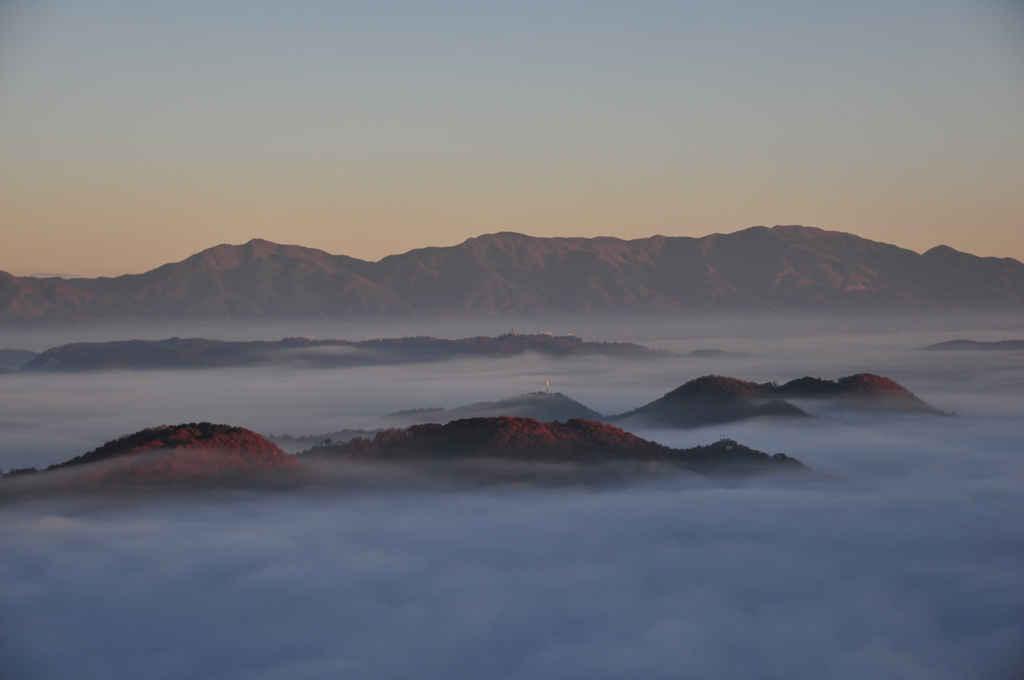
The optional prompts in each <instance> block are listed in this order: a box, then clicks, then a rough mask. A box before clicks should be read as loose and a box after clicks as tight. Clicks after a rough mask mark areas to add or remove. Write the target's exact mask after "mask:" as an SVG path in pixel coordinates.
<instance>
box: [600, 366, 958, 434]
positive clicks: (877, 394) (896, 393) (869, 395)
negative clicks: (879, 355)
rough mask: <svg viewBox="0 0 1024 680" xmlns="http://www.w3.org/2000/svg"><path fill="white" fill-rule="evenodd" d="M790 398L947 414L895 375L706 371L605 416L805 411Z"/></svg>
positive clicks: (713, 418)
mask: <svg viewBox="0 0 1024 680" xmlns="http://www.w3.org/2000/svg"><path fill="white" fill-rule="evenodd" d="M789 399H793V400H798V401H812V402H813V401H826V402H828V403H829V404H830V405H832V406H837V407H842V408H856V409H866V410H884V411H898V412H904V413H927V414H933V415H949V414H946V413H944V412H943V411H940V410H938V409H936V408H934V407H932V406H930V405H928V404H927V403H925V402H924V401H923V400H921V399H919V398H918V397H917V396H916V395H914V394H913V393H912V392H911V391H910V390H908V389H907V388H905V387H903V386H902V385H900V384H899V383H898V382H896V381H895V380H891V379H889V378H885V377H882V376H878V375H873V374H871V373H857V374H856V375H848V376H846V377H844V378H839V379H838V380H825V379H822V378H812V377H809V376H808V377H804V378H797V379H796V380H790V381H789V382H787V383H784V384H782V385H779V384H778V383H775V382H768V383H755V382H748V381H745V380H738V379H736V378H729V377H725V376H720V375H706V376H703V377H700V378H696V379H695V380H691V381H689V382H687V383H686V384H684V385H682V386H680V387H677V388H676V389H674V390H672V391H671V392H669V393H668V394H666V395H665V396H663V397H661V398H659V399H656V400H655V401H652V402H651V403H649V404H646V405H644V406H641V407H639V408H636V409H634V410H632V411H629V412H627V413H623V414H622V415H619V416H614V417H611V418H608V419H607V420H609V421H610V422H621V423H637V424H646V425H655V426H660V427H698V426H701V425H709V424H713V423H724V422H730V421H735V420H743V419H746V418H756V417H759V416H775V417H778V416H782V417H807V416H808V413H807V412H806V411H804V410H803V409H802V408H800V407H799V406H796V405H794V404H792V403H790V402H789V401H788V400H789Z"/></svg>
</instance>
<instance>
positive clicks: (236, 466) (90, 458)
mask: <svg viewBox="0 0 1024 680" xmlns="http://www.w3.org/2000/svg"><path fill="white" fill-rule="evenodd" d="M88 464H92V465H90V467H89V468H87V472H86V475H85V477H84V478H83V479H82V481H83V482H84V483H86V484H87V485H90V486H93V485H96V486H106V485H110V484H125V485H134V484H175V485H178V484H183V485H195V484H217V485H248V484H252V483H257V482H264V481H267V480H268V479H270V478H275V479H278V480H284V479H286V478H288V477H289V476H290V475H295V474H297V473H299V472H300V471H301V470H302V469H303V466H302V464H301V463H299V462H298V461H297V460H296V459H295V458H294V457H292V456H289V455H288V454H286V453H285V452H284V451H282V450H281V449H280V448H278V446H277V445H276V444H273V443H272V442H269V441H267V440H266V439H264V438H263V437H262V436H260V435H259V434H257V433H255V432H253V431H252V430H247V429H245V428H242V427H232V426H229V425H215V424H212V423H186V424H182V425H175V426H167V425H162V426H160V427H153V428H147V429H145V430H140V431H138V432H135V433H133V434H129V435H125V436H124V437H120V438H118V439H115V440H113V441H109V442H107V443H106V444H104V445H103V446H100V447H99V448H97V449H95V450H93V451H90V452H89V453H86V454H83V455H81V456H77V457H75V458H73V459H71V460H69V461H67V462H65V463H60V464H58V465H51V466H50V467H49V468H47V469H48V470H54V469H60V468H73V467H76V466H80V465H88Z"/></svg>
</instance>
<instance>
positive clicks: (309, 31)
mask: <svg viewBox="0 0 1024 680" xmlns="http://www.w3.org/2000/svg"><path fill="white" fill-rule="evenodd" d="M485 4H486V6H484V5H485ZM1021 4H1022V3H1020V2H1017V1H1016V0H906V1H903V2H892V1H891V0H887V1H884V2H879V1H875V0H864V1H861V2H835V3H825V2H818V1H814V2H811V1H808V2H799V1H787V0H782V1H773V2H735V1H728V0H726V1H724V2H723V1H717V2H674V3H670V2H630V3H602V2H578V3H560V2H521V3H493V4H491V3H478V2H466V3H442V2H430V3H427V2H423V3H404V2H374V3H342V2H278V3H269V2H251V1H247V2H190V1H185V2H173V3H171V2H167V3H139V2H132V1H120V0H95V1H91V2H84V1H76V0H70V1H47V0H31V1H29V0H7V1H6V2H2V3H0V269H3V270H6V271H11V272H14V273H17V274H32V273H44V272H53V273H62V274H76V275H85V276H96V275H117V274H121V273H125V272H131V271H140V270H145V269H149V268H152V267H155V266H157V265H159V264H162V263H164V262H168V261H174V260H179V259H182V258H184V257H187V256H188V255H190V254H192V253H194V252H197V251H199V250H202V249H203V248H207V247H210V246H213V245H216V244H218V243H242V242H245V241H247V240H249V239H250V238H253V237H261V238H266V239H269V240H272V241H277V242H285V243H299V244H302V245H307V246H311V247H316V248H321V249H324V250H327V251H330V252H332V253H344V254H348V255H353V256H356V257H362V258H367V259H378V258H380V257H382V256H384V255H387V254H390V253H395V252H402V251H405V250H408V249H410V248H415V247H420V246H426V245H450V244H454V243H458V242H460V241H462V240H464V239H466V238H468V237H470V236H475V235H478V234H481V233H487V232H494V231H503V230H512V231H520V232H524V233H527V234H532V235H536V236H598V235H609V236H619V237H622V238H637V237H644V236H650V235H653V234H659V233H660V234H666V235H673V236H675V235H678V236H684V235H685V236H699V235H703V234H707V233H711V232H716V231H719V232H730V231H736V230H738V229H743V228H746V227H749V226H752V225H756V224H765V225H773V224H806V225H813V226H818V227H822V228H824V229H835V230H840V231H849V232H853V233H856V234H859V235H861V236H865V237H867V238H872V239H876V240H881V241H887V242H890V243H896V244H897V245H901V246H904V247H908V248H912V249H915V250H918V251H923V250H926V249H927V248H930V247H932V246H935V245H938V244H947V245H951V246H953V247H955V248H958V249H960V250H965V251H968V252H973V253H977V254H979V255H998V256H1011V257H1016V258H1018V259H1024V9H1022V8H1021Z"/></svg>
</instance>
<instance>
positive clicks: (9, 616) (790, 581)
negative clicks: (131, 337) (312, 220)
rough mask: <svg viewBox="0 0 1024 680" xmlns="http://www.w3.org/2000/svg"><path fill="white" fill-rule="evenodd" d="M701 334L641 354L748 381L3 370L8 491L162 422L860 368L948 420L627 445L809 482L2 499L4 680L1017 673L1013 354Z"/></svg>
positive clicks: (440, 372)
mask: <svg viewBox="0 0 1024 680" xmlns="http://www.w3.org/2000/svg"><path fill="white" fill-rule="evenodd" d="M460 330H461V329H460ZM521 330H528V329H521ZM712 330H713V329H711V330H709V329H707V328H700V329H697V330H694V331H692V332H687V331H686V329H685V328H684V327H680V328H667V329H666V328H656V329H653V330H651V331H649V333H648V336H647V337H646V338H644V337H638V338H636V339H637V341H641V342H645V341H646V342H647V344H650V345H652V346H658V347H662V348H666V349H672V350H674V351H677V352H684V351H689V350H692V349H699V348H703V347H717V348H721V349H727V350H730V351H735V352H745V353H748V354H750V355H752V356H750V357H745V358H731V359H730V358H723V359H713V360H707V359H700V360H698V359H688V358H674V359H664V360H661V359H659V360H652V361H642V362H628V361H626V362H624V361H612V360H609V359H606V358H601V357H588V358H584V359H573V360H569V361H555V360H551V359H544V358H540V357H536V356H525V357H518V358H514V359H508V360H500V361H482V360H468V361H458V362H442V363H437V364H428V365H419V366H394V367H359V368H350V369H332V370H308V369H304V370H298V369H291V368H288V367H281V366H278V367H273V368H252V369H230V370H212V371H186V372H168V371H154V372H144V373H131V372H111V373H101V374H89V375H52V376H40V375H36V376H31V375H25V376H18V375H14V376H11V375H7V376H0V467H4V468H10V467H20V466H24V465H37V466H41V465H46V464H49V463H53V462H58V461H60V460H65V459H67V458H69V457H71V456H73V455H76V454H79V453H82V452H84V451H86V450H88V449H91V448H94V447H95V446H97V445H98V444H100V443H102V442H103V441H106V440H108V439H111V438H113V437H116V436H118V435H120V434H125V433H127V432H131V431H134V430H137V429H139V428H141V427H145V426H150V425H157V424H161V423H169V424H173V423H177V422H183V421H189V420H212V421H215V422H228V423H231V424H236V425H243V426H246V427H250V428H252V429H255V430H257V431H260V432H264V433H270V432H273V433H281V432H289V433H291V434H293V435H300V434H311V433H318V432H329V431H333V430H337V429H340V428H342V427H346V426H348V427H358V426H365V425H372V424H373V422H374V418H375V417H376V416H379V415H381V414H384V413H388V412H392V411H395V410H398V409H401V408H415V407H423V406H445V407H453V406H458V405H460V404H464V403H468V402H472V401H480V400H494V399H500V398H502V397H506V396H513V395H516V394H520V393H522V392H526V391H533V390H536V389H539V388H540V389H542V386H543V381H544V380H545V379H551V381H552V389H558V390H559V391H562V392H564V393H566V394H568V395H569V396H571V397H573V398H576V399H578V400H580V401H582V402H584V403H585V404H587V405H588V406H591V407H593V408H596V409H597V410H599V411H602V412H606V413H615V412H621V411H625V410H628V409H629V408H633V407H634V406H637V405H639V404H642V403H645V402H647V401H650V400H651V399H654V398H656V397H658V396H661V394H663V393H664V392H666V391H668V390H669V389H672V388H674V387H676V386H678V385H679V384H681V383H682V382H685V380H688V379H691V378H693V377H697V376H699V375H702V374H706V373H720V374H725V375H733V376H735V377H739V378H745V379H751V380H759V381H760V380H780V381H782V380H788V379H790V378H793V377H799V376H801V375H805V374H810V375H818V376H821V377H832V378H834V377H839V376H841V375H847V374H849V373H853V372H858V371H870V372H875V373H879V374H883V375H888V376H890V377H893V378H894V379H896V380H899V381H900V382H902V383H903V384H905V385H906V386H907V387H909V388H910V389H912V390H913V391H914V392H915V393H917V394H918V396H921V397H922V398H924V399H926V400H927V401H929V402H930V403H932V404H933V405H935V406H937V407H938V408H941V409H944V410H948V411H956V412H957V413H958V414H960V415H959V417H955V418H953V417H929V416H920V415H895V414H888V415H885V414H865V413H854V412H843V411H830V410H825V409H822V408H821V407H820V406H815V405H813V404H808V405H807V408H808V410H810V411H811V412H812V413H815V414H816V415H819V416H820V417H819V418H816V419H813V420H810V421H804V422H800V423H792V422H789V423H778V422H775V423H773V422H765V421H748V422H744V423H736V424H729V425H722V426H715V427H709V428H700V429H697V430H687V431H672V430H647V431H638V434H640V435H641V436H645V437H648V438H652V439H656V440H657V441H661V442H663V443H665V444H668V445H671V446H692V445H695V444H705V443H708V442H710V441H714V440H715V439H717V438H718V437H719V436H729V437H732V438H735V439H737V440H739V441H741V442H742V443H745V444H747V445H749V446H753V447H755V448H760V449H762V450H767V451H770V452H777V451H784V452H786V453H788V454H789V455H792V456H795V457H796V458H798V459H800V460H801V461H803V462H804V463H805V464H807V465H809V466H810V467H811V468H813V469H814V470H815V471H816V472H818V473H820V474H819V475H818V476H817V477H814V478H813V479H804V480H799V479H793V478H789V477H763V478H755V479H729V478H720V479H707V478H703V477H699V476H694V475H679V476H670V477H665V478H662V479H650V478H645V479H638V480H636V481H632V482H628V481H627V482H621V483H615V484H588V483H577V484H573V483H567V484H563V485H559V486H555V487H544V488H539V487H531V486H529V485H523V484H516V485H503V486H480V485H479V484H467V485H466V486H465V487H451V486H446V487H445V488H416V487H415V486H410V485H408V484H403V485H396V486H388V485H380V486H379V487H376V488H368V489H361V490H356V489H349V490H337V489H333V490H332V489H324V488H320V489H306V490H299V491H292V492H256V491H246V492H225V493H216V494H213V493H194V494H185V495H182V496H166V495H165V496H160V497H157V498H152V499H139V498H134V499H128V498H120V499H106V500H98V499H61V500H52V499H51V500H36V501H32V502H17V503H4V504H0V546H2V550H0V677H3V678H13V679H15V680H20V679H22V678H24V679H26V680H28V679H34V678H47V679H48V678H72V677H73V678H81V679H83V680H88V679H91V678H104V679H106V678H125V679H128V678H132V679H134V678H139V677H146V678H155V679H159V678H175V679H177V678H184V677H188V678H218V679H221V678H223V679H234V678H238V679H243V678H244V679H246V680H249V679H255V680H263V679H271V678H275V679H276V678H288V679H305V678H310V679H313V678H348V677H351V678H368V677H386V678H438V677H445V678H480V677H488V678H491V677H493V678H531V679H532V678H623V677H643V678H702V679H707V678H710V679H717V678H721V679H723V680H724V679H726V678H728V679H734V678H758V679H762V678H769V679H771V678H780V679H782V678H785V679H787V680H790V679H794V678H808V679H810V678H839V679H843V678H851V679H852V678H857V679H858V680H859V679H861V678H867V677H870V678H883V679H884V678H901V679H903V678H922V679H925V678H927V679H929V680H931V679H936V678H937V679H946V678H948V679H951V680H952V679H960V678H1006V679H1007V680H1009V679H1010V678H1017V677H1020V676H1021V674H1022V672H1024V655H1022V653H1021V650H1022V649H1024V524H1022V523H1021V521H1020V518H1021V517H1024V450H1022V447H1021V443H1020V442H1021V441H1022V440H1024V437H1022V434H1024V431H1022V430H1024V426H1022V425H1021V423H1022V422H1024V366H1022V365H1021V364H1020V360H1019V359H1020V357H1019V355H1006V354H987V353H956V354H955V355H949V354H938V353H924V352H915V351H913V350H914V348H916V347H920V346H922V345H924V344H928V343H930V342H936V341H939V340H945V339H951V337H959V336H962V335H963V333H962V332H958V333H957V334H955V335H951V334H950V332H949V331H945V330H942V331H936V330H934V329H933V330H929V329H923V330H914V329H909V330H908V329H902V330H900V331H899V332H878V331H877V330H871V331H861V332H855V331H847V332H841V333H834V332H829V333H824V332H801V333H800V334H795V333H791V334H789V335H787V334H785V333H781V332H780V333H774V334H771V335H770V337H760V336H759V335H758V334H757V333H756V329H753V330H752V329H745V328H741V327H733V328H731V329H730V330H731V331H733V332H729V333H723V334H721V335H720V336H718V337H715V336H714V334H713V333H712V332H711V331H712ZM804 330H806V329H804ZM812 331H813V329H812ZM361 332H365V333H367V334H369V333H372V329H371V330H370V331H365V330H364V331H361ZM433 334H438V333H436V332H435V333H433ZM336 335H339V336H340V337H348V336H345V335H343V334H340V333H338V334H336ZM997 335H998V336H999V337H996V336H997ZM1020 335H1021V334H1020V333H1018V334H1016V335H1013V334H1010V335H1006V334H1005V333H1002V334H1001V335H1000V334H999V333H991V332H990V333H989V334H988V335H986V334H985V333H974V334H973V335H971V337H975V338H976V339H1001V338H1002V337H1019V336H1020ZM621 336H622V332H621V329H618V330H616V331H615V332H614V333H613V332H609V333H608V334H607V336H606V337H600V336H596V335H595V333H593V332H592V333H590V334H588V335H587V336H586V337H587V339H591V338H593V339H616V340H618V339H622V337H621ZM364 337H366V336H365V335H364ZM7 344H11V343H10V342H8V343H7Z"/></svg>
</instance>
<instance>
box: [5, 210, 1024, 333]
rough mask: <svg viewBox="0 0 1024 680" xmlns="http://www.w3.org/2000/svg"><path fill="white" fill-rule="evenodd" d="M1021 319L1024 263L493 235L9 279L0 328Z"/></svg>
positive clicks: (814, 233)
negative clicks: (913, 314)
mask: <svg viewBox="0 0 1024 680" xmlns="http://www.w3.org/2000/svg"><path fill="white" fill-rule="evenodd" d="M964 309H968V310H1022V309H1024V264H1022V263H1021V262H1019V261H1017V260H1014V259H1012V258H995V257H978V256H975V255H970V254H967V253H963V252H959V251H956V250H954V249H952V248H949V247H947V246H938V247H935V248H932V249H931V250H928V251H927V252H925V253H923V254H918V253H916V252H914V251H911V250H907V249H904V248H899V247H897V246H894V245H889V244H886V243H880V242H877V241H871V240H868V239H864V238H860V237H858V236H855V235H852V234H847V233H842V232H835V231H824V230H821V229H816V228H813V227H802V226H776V227H772V228H768V227H751V228H749V229H744V230H742V231H738V232H735V233H731V234H711V235H709V236H704V237H701V238H689V237H666V236H652V237H650V238H642V239H634V240H629V241H626V240H622V239H618V238H611V237H601V238H536V237H531V236H525V235H523V234H517V233H510V232H504V233H498V234H486V235H483V236H479V237H476V238H471V239H468V240H467V241H465V242H463V243H460V244H458V245H455V246H450V247H431V248H420V249H416V250H411V251H409V252H406V253H403V254H400V255H391V256H388V257H385V258H384V259H382V260H380V261H378V262H369V261H365V260H360V259H357V258H354V257H348V256H346V255H331V254H329V253H326V252H324V251H322V250H316V249H313V248H304V247H301V246H296V245H280V244H276V243H271V242H269V241H264V240H260V239H253V240H251V241H249V242H248V243H246V244H244V245H219V246H216V247H214V248H210V249H208V250H204V251H202V252H200V253H197V254H195V255H193V256H191V257H189V258H186V259H185V260H182V261H181V262H174V263H170V264H165V265H163V266H161V267H157V268H156V269H153V270H151V271H148V272H145V273H141V274H126V275H124V276H118V277H114V278H107V277H101V278H94V279H86V278H76V279H61V278H33V277H16V276H13V275H11V274H7V273H4V272H0V323H5V324H11V323H23V322H56V323H70V322H95V321H104V322H109V321H115V320H142V319H146V320H170V319H257V318H262V319H342V318H354V317H379V316H394V315H409V314H422V315H443V316H450V315H467V314H492V313H554V314H586V313H593V312H610V311H643V312H659V313H662V312H693V311H743V310H747V311H751V310H752V311H801V312H831V311H867V310H930V311H940V310H964Z"/></svg>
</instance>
